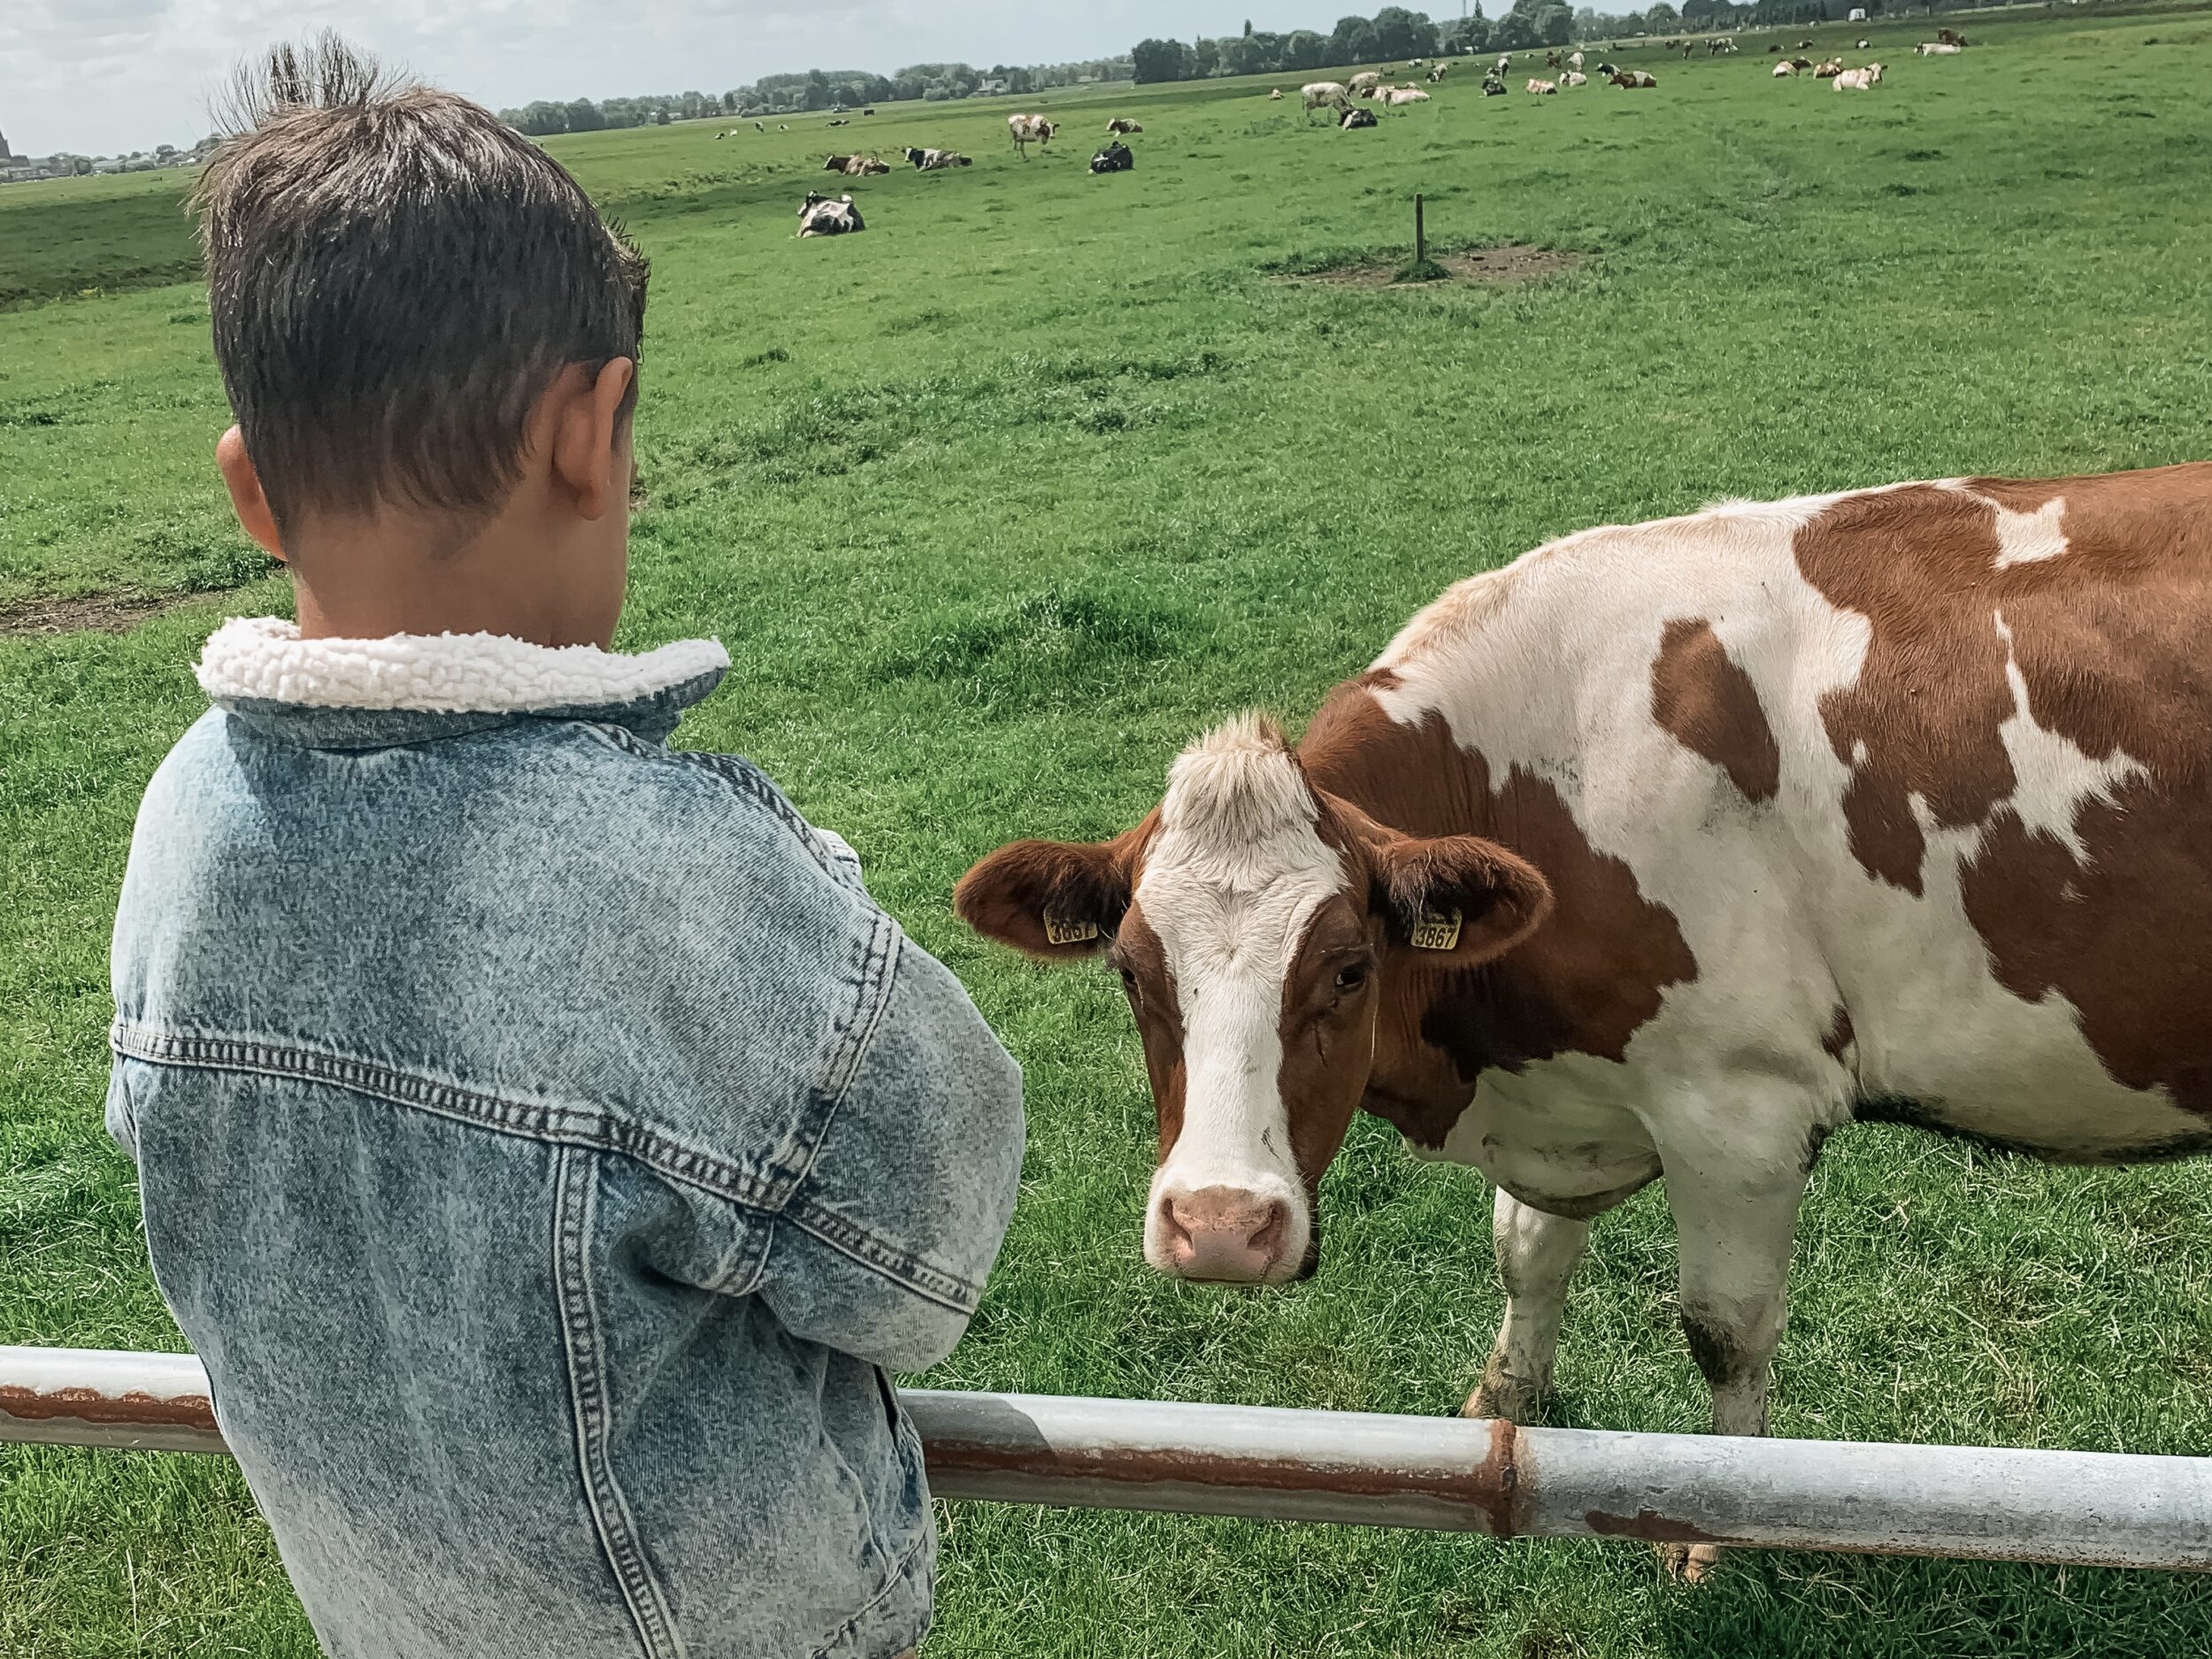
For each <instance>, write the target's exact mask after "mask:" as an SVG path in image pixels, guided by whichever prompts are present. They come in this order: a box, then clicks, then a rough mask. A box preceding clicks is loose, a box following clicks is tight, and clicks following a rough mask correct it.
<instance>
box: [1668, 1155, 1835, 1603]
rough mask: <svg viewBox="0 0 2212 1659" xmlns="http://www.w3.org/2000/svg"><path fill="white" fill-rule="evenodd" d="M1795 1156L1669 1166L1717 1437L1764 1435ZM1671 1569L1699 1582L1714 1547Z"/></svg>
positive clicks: (1689, 1314) (1681, 1558)
mask: <svg viewBox="0 0 2212 1659" xmlns="http://www.w3.org/2000/svg"><path fill="white" fill-rule="evenodd" d="M1801 1145H1802V1143H1800V1145H1799V1146H1797V1147H1787V1148H1774V1156H1771V1157H1765V1156H1760V1155H1759V1154H1758V1153H1757V1152H1756V1151H1755V1150H1754V1149H1752V1148H1740V1150H1739V1152H1738V1153H1737V1154H1736V1155H1735V1156H1732V1157H1730V1158H1729V1159H1728V1161H1727V1163H1726V1164H1724V1165H1720V1164H1702V1163H1701V1164H1688V1165H1685V1166H1678V1164H1676V1162H1675V1161H1674V1159H1672V1158H1669V1159H1668V1160H1667V1166H1666V1179H1667V1203H1668V1207H1669V1208H1670V1209H1671V1210H1673V1211H1674V1225H1675V1230H1676V1233H1677V1235H1678V1239H1679V1241H1680V1242H1679V1256H1678V1284H1679V1286H1680V1292H1681V1304H1682V1330H1683V1333H1684V1335H1685V1336H1686V1337H1687V1338H1688V1340H1689V1345H1690V1356H1691V1357H1692V1358H1693V1359H1694V1360H1695V1361H1696V1362H1697V1368H1698V1370H1699V1371H1701V1372H1703V1373H1704V1377H1705V1383H1706V1386H1707V1387H1708V1388H1709V1389H1710V1390H1711V1391H1712V1396H1713V1432H1714V1433H1716V1434H1764V1433H1765V1432H1767V1397H1768V1391H1769V1388H1770V1383H1771V1380H1772V1375H1773V1371H1772V1366H1773V1360H1774V1350H1775V1349H1776V1348H1778V1347H1779V1346H1780V1345H1781V1341H1782V1333H1783V1330H1784V1328H1785V1327H1786V1325H1788V1323H1789V1313H1788V1302H1787V1294H1788V1286H1789V1271H1790V1251H1791V1248H1792V1246H1793V1244H1794V1242H1795V1240H1796V1237H1797V1210H1798V1206H1799V1204H1800V1203H1801V1202H1802V1201H1803V1199H1804V1196H1805V1179H1806V1176H1807V1175H1808V1174H1809V1168H1808V1167H1807V1162H1806V1160H1805V1158H1804V1156H1803V1154H1802V1152H1801ZM1663 1554H1665V1555H1666V1556H1667V1560H1668V1564H1669V1565H1670V1566H1671V1567H1673V1568H1675V1569H1676V1570H1678V1571H1680V1572H1681V1573H1682V1575H1683V1576H1684V1577H1685V1578H1691V1579H1695V1578H1701V1577H1702V1576H1703V1575H1704V1573H1705V1572H1706V1571H1708V1570H1709V1569H1710V1567H1711V1566H1712V1565H1713V1563H1714V1562H1715V1560H1716V1559H1717V1551H1716V1549H1715V1548H1714V1546H1712V1545H1710V1544H1698V1545H1694V1546H1689V1547H1685V1546H1681V1545H1675V1546H1671V1547H1670V1548H1667V1549H1666V1550H1664V1551H1663Z"/></svg>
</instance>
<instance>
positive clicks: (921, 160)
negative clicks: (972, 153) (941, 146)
mask: <svg viewBox="0 0 2212 1659" xmlns="http://www.w3.org/2000/svg"><path fill="white" fill-rule="evenodd" d="M906 158H907V159H908V160H909V161H910V162H912V163H913V164H914V170H915V171H916V172H917V173H933V172H935V171H936V170H937V169H938V168H940V167H972V166H973V165H975V162H974V161H973V159H972V158H971V157H967V156H964V155H962V154H961V153H960V152H959V151H958V150H916V149H914V148H913V147H912V146H911V145H909V146H908V148H907V151H906Z"/></svg>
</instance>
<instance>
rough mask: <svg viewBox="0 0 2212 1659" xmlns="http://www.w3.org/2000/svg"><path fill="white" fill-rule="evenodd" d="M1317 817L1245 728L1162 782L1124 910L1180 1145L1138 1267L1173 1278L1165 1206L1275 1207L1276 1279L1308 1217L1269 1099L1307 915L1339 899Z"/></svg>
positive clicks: (1296, 1256)
mask: <svg viewBox="0 0 2212 1659" xmlns="http://www.w3.org/2000/svg"><path fill="white" fill-rule="evenodd" d="M1317 815H1318V806H1317V803H1316V802H1315V800H1314V797H1313V794H1312V792H1311V791H1310V789H1309V788H1308V787H1306V783H1305V780H1304V778H1303V777H1302V775H1301V774H1300V772H1299V771H1298V769H1297V767H1296V766H1295V765H1294V764H1293V763H1292V761H1291V758H1290V757H1289V755H1288V753H1287V752H1286V750H1285V749H1284V748H1283V746H1282V742H1281V740H1280V739H1279V738H1278V737H1277V736H1276V735H1275V733H1273V732H1272V731H1271V730H1270V729H1268V728H1267V727H1266V726H1263V724H1262V723H1261V722H1260V721H1259V720H1257V719H1256V718H1252V717H1245V718H1240V719H1237V720H1233V721H1231V722H1230V723H1229V724H1228V725H1226V726H1223V727H1221V728H1220V729H1219V730H1218V731H1216V732H1214V733H1210V735H1208V736H1206V737H1204V738H1202V739H1201V740H1200V741H1198V742H1196V743H1194V744H1193V745H1192V746H1191V747H1190V748H1189V749H1187V750H1185V751H1184V753H1183V754H1182V756H1181V757H1180V758H1179V759H1178V760H1177V761H1176V763H1175V765H1174V767H1173V769H1172V770H1171V772H1169V774H1168V787H1167V795H1166V798H1165V799H1164V801H1163V802H1162V803H1161V805H1160V824H1159V830H1158V833H1156V835H1155V836H1154V837H1153V839H1152V841H1151V843H1150V845H1149V846H1148V848H1147V849H1146V853H1145V862H1144V869H1143V872H1142V874H1141V877H1140V879H1139V880H1138V883H1137V890H1136V899H1137V902H1138V903H1139V904H1140V905H1141V907H1142V909H1143V911H1144V915H1145V918H1146V920H1147V921H1148V922H1149V923H1150V924H1151V926H1152V929H1153V931H1154V932H1155V933H1157V934H1158V935H1159V939H1160V944H1161V948H1162V949H1163V951H1164V953H1165V956H1166V959H1167V968H1168V972H1169V973H1170V974H1171V976H1172V977H1173V979H1174V981H1175V987H1176V994H1177V997H1178V1000H1179V1004H1180V1009H1181V1013H1182V1018H1183V1033H1184V1043H1183V1060H1184V1075H1185V1083H1184V1102H1183V1126H1182V1132H1181V1133H1180V1134H1179V1135H1178V1136H1177V1138H1176V1141H1175V1144H1174V1146H1173V1147H1171V1148H1170V1149H1169V1151H1168V1155H1167V1156H1166V1158H1165V1159H1164V1161H1163V1162H1162V1163H1161V1164H1160V1167H1159V1169H1158V1170H1157V1171H1155V1173H1154V1175H1153V1179H1152V1195H1151V1200H1150V1202H1149V1203H1148V1206H1147V1208H1146V1220H1145V1256H1146V1258H1147V1259H1148V1261H1150V1262H1151V1263H1153V1264H1154V1265H1155V1266H1156V1267H1160V1268H1162V1269H1164V1270H1167V1271H1172V1269H1173V1263H1172V1260H1171V1256H1170V1255H1169V1253H1168V1248H1167V1240H1166V1236H1165V1227H1164V1223H1163V1218H1162V1216H1161V1202H1162V1200H1163V1199H1164V1198H1166V1197H1169V1196H1171V1195H1177V1194H1190V1193H1195V1192H1197V1191H1200V1190H1201V1189H1202V1188H1206V1187H1233V1188H1235V1189H1237V1190H1239V1191H1241V1192H1246V1193H1249V1194H1253V1195H1254V1196H1255V1197H1256V1198H1257V1199H1259V1200H1261V1201H1263V1202H1264V1201H1266V1200H1269V1199H1279V1200H1280V1201H1282V1202H1284V1203H1285V1204H1286V1205H1287V1206H1288V1208H1289V1211H1290V1225H1289V1227H1288V1229H1287V1231H1286V1238H1285V1240H1284V1248H1283V1259H1282V1262H1281V1263H1279V1267H1280V1270H1281V1271H1284V1272H1288V1271H1294V1270H1295V1269H1296V1268H1297V1266H1298V1265H1299V1263H1300V1262H1301V1261H1302V1260H1303V1258H1304V1256H1305V1253H1306V1243H1307V1240H1308V1239H1309V1238H1310V1236H1311V1230H1312V1217H1311V1216H1310V1213H1309V1211H1308V1208H1307V1202H1306V1192H1305V1183H1304V1181H1303V1179H1302V1177H1301V1176H1300V1174H1299V1172H1298V1165H1297V1161H1296V1159H1295V1157H1294V1156H1293V1154H1292V1150H1291V1143H1290V1121H1289V1116H1288V1113H1287V1111H1286V1109H1285V1106H1284V1103H1283V1097H1282V1087H1281V1078H1282V1062H1283V1049H1282V1032H1281V1022H1282V1007H1283V981H1284V979H1285V978H1286V976H1287V974H1288V972H1289V970H1290V964H1291V961H1292V959H1293V958H1294V956H1296V954H1297V950H1298V947H1299V944H1300V943H1301V941H1302V940H1303V939H1304V937H1305V933H1306V929H1307V928H1308V926H1310V924H1311V922H1312V920H1313V917H1314V913H1315V911H1316V910H1318V909H1319V908H1320V906H1321V905H1322V904H1323V903H1324V902H1325V901H1326V900H1327V899H1328V898H1329V897H1330V896H1331V895H1333V894H1335V893H1337V892H1339V891H1340V890H1341V889H1342V887H1343V886H1344V883H1345V879H1346V877H1345V870H1344V864H1343V861H1342V859H1341V858H1340V857H1339V856H1338V855H1337V853H1336V852H1335V850H1334V849H1332V848H1331V847H1330V846H1329V845H1328V844H1327V843H1326V842H1325V841H1323V840H1322V839H1321V837H1320V834H1319V833H1318V832H1317V828H1316V822H1317Z"/></svg>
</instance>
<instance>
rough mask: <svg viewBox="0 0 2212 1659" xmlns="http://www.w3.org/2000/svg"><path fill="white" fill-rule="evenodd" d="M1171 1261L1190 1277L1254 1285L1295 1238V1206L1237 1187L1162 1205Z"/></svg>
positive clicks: (1170, 1198)
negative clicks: (1292, 1233)
mask: <svg viewBox="0 0 2212 1659" xmlns="http://www.w3.org/2000/svg"><path fill="white" fill-rule="evenodd" d="M1160 1219H1161V1221H1162V1223H1163V1224H1164V1231H1165V1232H1166V1233H1167V1249H1168V1260H1169V1261H1171V1263H1174V1266H1175V1271H1177V1272H1178V1273H1179V1274H1181V1275H1182V1276H1183V1277H1184V1278H1185V1279H1222V1280H1225V1281H1227V1282H1229V1283H1231V1284H1253V1283H1256V1281H1258V1280H1260V1279H1265V1278H1266V1277H1267V1273H1268V1270H1269V1269H1270V1268H1271V1267H1273V1266H1274V1265H1275V1263H1277V1262H1278V1261H1279V1259H1280V1258H1281V1256H1282V1253H1283V1243H1284V1240H1286V1239H1287V1238H1288V1237H1289V1235H1290V1206H1289V1205H1288V1204H1286V1203H1285V1202H1283V1201H1282V1200H1281V1199H1279V1198H1263V1197H1261V1196H1260V1195H1259V1194H1256V1193H1248V1192H1245V1191H1243V1190H1242V1189H1241V1188H1239V1187H1200V1188H1199V1189H1198V1190H1197V1191H1196V1192H1194V1193H1171V1194H1168V1195H1167V1196H1166V1197H1164V1198H1163V1199H1161V1201H1160Z"/></svg>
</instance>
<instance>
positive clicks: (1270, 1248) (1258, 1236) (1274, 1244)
mask: <svg viewBox="0 0 2212 1659" xmlns="http://www.w3.org/2000/svg"><path fill="white" fill-rule="evenodd" d="M1289 1232H1290V1206H1289V1205H1288V1204H1286V1203H1285V1202H1283V1201H1282V1200H1281V1199H1277V1200H1276V1201H1275V1202H1273V1203H1271V1204H1270V1205H1269V1206H1268V1207H1267V1219H1266V1220H1265V1221H1263V1222H1262V1223H1260V1225H1258V1226H1257V1227H1256V1228H1255V1229H1254V1230H1253V1233H1252V1237H1251V1239H1250V1240H1249V1245H1250V1248H1252V1249H1253V1250H1254V1251H1256V1252H1257V1253H1258V1255H1259V1256H1261V1257H1262V1259H1263V1260H1265V1261H1268V1262H1272V1261H1273V1260H1274V1259H1275V1258H1276V1257H1277V1256H1280V1255H1281V1254H1282V1253H1283V1240H1285V1238H1286V1236H1287V1235H1288V1234H1289Z"/></svg>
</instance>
